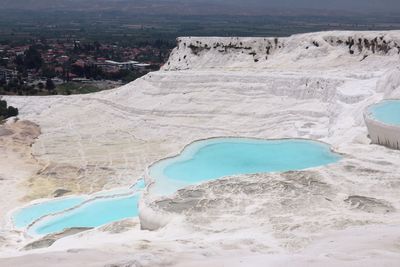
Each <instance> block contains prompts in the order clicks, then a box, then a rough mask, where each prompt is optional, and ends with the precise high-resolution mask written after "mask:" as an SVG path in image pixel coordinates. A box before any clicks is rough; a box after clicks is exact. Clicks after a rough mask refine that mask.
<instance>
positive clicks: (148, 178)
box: [143, 136, 345, 194]
mask: <svg viewBox="0 0 400 267" xmlns="http://www.w3.org/2000/svg"><path fill="white" fill-rule="evenodd" d="M216 139H249V140H251V139H253V140H257V141H285V140H299V141H309V142H316V143H320V144H322V145H324V146H327V147H328V149H329V151H330V152H332V153H334V154H337V155H340V156H341V157H342V158H343V157H344V156H345V154H344V153H342V152H338V151H336V150H335V149H334V148H333V146H332V145H331V144H329V143H328V142H324V141H321V140H314V139H310V138H302V137H284V138H262V137H247V136H214V137H206V138H201V139H197V140H194V141H191V142H190V143H187V144H186V145H184V146H183V148H181V149H180V150H179V152H178V153H176V154H172V153H171V154H172V155H169V156H167V157H165V158H162V159H158V160H156V161H154V162H152V163H151V164H150V165H147V167H146V169H145V173H144V175H143V177H144V181H145V183H146V185H147V188H146V191H145V193H147V194H149V190H150V189H151V188H152V187H153V186H154V184H155V182H156V180H155V179H154V178H153V177H151V175H150V169H151V167H153V166H154V165H156V164H158V163H159V162H161V161H164V160H169V159H173V158H177V157H179V156H180V155H181V154H182V153H183V152H184V151H185V150H186V149H187V148H188V147H189V146H191V145H193V144H194V143H198V142H204V141H209V140H216ZM339 161H340V160H339ZM332 164H333V163H332ZM327 165H329V164H327ZM318 167H321V166H318ZM310 168H316V167H310ZM306 169H309V168H306ZM271 173H278V172H271ZM231 176H232V175H230V176H222V177H220V178H217V179H222V178H225V177H231ZM217 179H215V180H217Z"/></svg>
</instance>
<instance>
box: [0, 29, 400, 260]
mask: <svg viewBox="0 0 400 267" xmlns="http://www.w3.org/2000/svg"><path fill="white" fill-rule="evenodd" d="M399 47H400V31H393V32H322V33H312V34H303V35H296V36H292V37H289V38H279V39H275V38H269V39H268V38H265V39H264V38H193V37H192V38H189V37H188V38H181V39H179V40H178V47H177V48H176V49H175V50H174V51H173V53H172V55H171V57H170V60H169V62H168V63H167V64H166V65H165V67H164V68H163V70H161V71H159V72H154V73H151V74H148V75H147V76H145V77H144V78H142V79H139V80H137V81H135V82H133V83H131V84H129V85H126V86H124V87H121V88H118V89H115V90H111V91H104V92H101V93H96V94H90V95H84V96H71V97H59V96H55V97H8V98H7V100H8V101H9V102H10V104H12V105H15V106H17V107H19V108H20V109H21V117H23V118H24V119H28V120H32V121H34V122H36V123H38V124H39V125H40V127H41V131H42V135H41V136H40V137H39V139H38V140H37V141H36V142H35V144H34V145H33V154H34V156H35V157H36V158H37V159H38V160H39V161H41V162H42V163H43V164H46V163H47V164H48V165H49V166H53V167H52V168H54V172H57V171H60V170H62V168H61V169H58V166H73V167H75V168H77V170H79V177H80V178H79V180H78V183H80V182H81V181H82V187H85V188H84V189H85V190H86V191H90V190H91V189H93V190H98V189H97V187H96V181H97V179H99V181H100V180H101V183H102V184H103V185H104V187H106V188H109V187H114V186H124V185H126V186H128V185H131V184H133V183H134V182H135V180H137V179H138V178H140V177H141V176H142V175H143V173H144V171H145V169H146V167H147V166H148V165H149V164H151V163H152V162H153V161H156V160H159V159H161V158H164V157H166V156H169V155H173V154H176V153H178V152H179V151H180V150H181V149H182V147H183V146H184V145H186V144H187V143H190V142H192V141H193V140H196V139H202V138H208V137H215V136H243V137H258V138H285V137H301V138H312V139H318V140H320V141H324V142H327V143H330V144H331V145H332V147H333V148H334V149H335V150H336V151H337V152H339V153H343V154H344V159H343V160H342V161H341V162H340V163H338V164H334V165H330V166H327V167H322V168H317V169H313V170H308V171H304V172H292V173H288V174H263V175H251V176H244V177H233V178H231V179H223V180H220V181H215V182H210V183H207V184H204V185H200V186H198V187H193V188H190V189H186V190H182V191H180V192H179V193H177V194H176V195H175V196H172V197H170V198H166V199H162V200H160V199H154V198H153V196H151V195H145V196H144V199H143V200H144V201H143V205H142V206H141V220H142V222H146V223H154V221H155V220H156V221H157V220H159V221H161V220H164V219H165V218H167V219H168V220H167V221H168V222H169V223H168V224H167V226H166V227H164V228H162V229H160V230H157V231H153V232H149V231H140V230H139V226H137V227H134V228H132V229H127V231H128V232H123V233H119V234H118V233H115V231H111V232H110V230H109V229H108V230H104V229H97V230H93V231H89V232H86V233H82V234H79V235H76V236H73V237H68V238H64V239H61V240H59V241H57V242H56V243H55V244H54V245H53V246H52V247H51V248H48V249H43V250H37V251H35V252H30V253H46V255H42V256H43V257H39V256H38V255H36V256H32V255H27V256H23V257H17V256H21V254H27V253H28V252H19V251H16V249H15V247H18V245H16V246H11V247H9V248H6V249H3V251H2V252H0V254H1V256H2V257H11V256H13V257H16V258H12V259H4V260H3V261H2V260H0V265H1V264H8V265H10V264H22V263H24V264H25V265H26V266H30V265H32V264H31V262H30V260H29V259H38V257H39V259H42V260H43V259H44V258H45V259H46V262H47V264H48V265H50V266H51V265H52V264H54V262H60V261H61V262H63V263H65V266H73V265H75V266H76V264H77V263H82V262H85V265H86V264H88V262H91V264H93V265H94V266H103V265H105V264H109V263H117V264H121V265H122V264H131V266H156V265H161V266H165V265H167V264H170V265H179V266H204V265H207V264H208V266H226V265H224V264H225V263H224V262H226V264H229V266H231V265H232V266H251V265H259V266H266V265H267V266H268V263H270V265H271V266H296V265H298V266H321V265H322V264H323V265H327V266H337V265H340V266H377V265H381V266H398V265H399V264H400V245H399V244H400V212H399V209H400V198H399V193H398V192H399V189H400V176H399V171H400V152H399V151H394V150H389V149H387V148H384V147H380V146H376V145H370V140H369V139H368V138H367V129H366V127H365V124H364V121H363V111H364V109H365V107H366V106H368V105H370V104H372V103H375V102H378V101H380V100H381V99H383V98H391V97H399V96H400V86H399V78H398V77H399V75H398V74H399V64H400V57H399V49H400V48H399ZM49 176H50V174H49ZM100 178H101V179H100ZM49 179H50V178H49ZM51 179H55V178H54V177H52V178H51ZM58 179H68V177H61V178H60V177H58ZM83 181H90V183H83ZM85 190H84V191H85ZM14 238H15V237H14ZM20 242H21V243H22V244H23V243H24V242H26V241H25V238H22V239H21V241H20ZM81 249H83V250H81ZM85 249H88V250H85ZM54 251H58V252H57V253H55V252H54ZM103 251H106V252H107V253H104V252H103ZM93 255H97V256H93ZM111 255H114V256H115V259H112V258H111V257H112V256H111ZM43 264H44V263H43ZM135 264H136V265H135ZM87 266H89V265H87ZM123 266H125V265H123ZM128 266H130V265H128Z"/></svg>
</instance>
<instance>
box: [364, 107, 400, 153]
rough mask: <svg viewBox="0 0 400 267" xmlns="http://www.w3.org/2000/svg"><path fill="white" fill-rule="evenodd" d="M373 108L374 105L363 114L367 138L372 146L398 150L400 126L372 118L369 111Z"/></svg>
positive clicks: (399, 145)
mask: <svg viewBox="0 0 400 267" xmlns="http://www.w3.org/2000/svg"><path fill="white" fill-rule="evenodd" d="M399 103H400V102H399ZM373 106H375V105H372V106H371V107H369V108H367V109H366V111H365V114H364V119H365V124H366V126H367V128H368V133H369V138H371V140H372V142H373V143H374V144H378V145H384V146H387V147H389V148H393V149H400V125H396V124H390V123H386V122H382V121H379V120H378V119H377V118H374V116H373V115H372V112H371V110H370V109H371V108H372V107H373ZM399 116H400V114H399Z"/></svg>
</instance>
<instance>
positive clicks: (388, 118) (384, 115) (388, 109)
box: [368, 100, 400, 125]
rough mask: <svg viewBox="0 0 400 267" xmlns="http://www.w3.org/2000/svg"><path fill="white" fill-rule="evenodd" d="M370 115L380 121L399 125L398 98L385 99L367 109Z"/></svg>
mask: <svg viewBox="0 0 400 267" xmlns="http://www.w3.org/2000/svg"><path fill="white" fill-rule="evenodd" d="M368 111H369V113H370V114H371V115H372V117H373V118H374V119H376V120H378V121H380V122H383V123H385V124H391V125H400V100H385V101H382V102H380V103H378V104H376V105H372V106H371V107H369V109H368Z"/></svg>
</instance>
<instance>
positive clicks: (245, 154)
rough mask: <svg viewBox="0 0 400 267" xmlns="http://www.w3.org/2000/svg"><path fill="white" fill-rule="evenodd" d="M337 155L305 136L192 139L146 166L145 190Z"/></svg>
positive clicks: (161, 191) (310, 163)
mask: <svg viewBox="0 0 400 267" xmlns="http://www.w3.org/2000/svg"><path fill="white" fill-rule="evenodd" d="M340 159H341V156H340V155H338V154H336V153H334V152H332V151H331V149H330V147H329V146H328V145H327V144H324V143H321V142H317V141H312V140H305V139H281V140H262V139H248V138H214V139H208V140H201V141H197V142H194V143H192V144H190V145H188V146H186V147H185V148H184V150H183V151H182V152H181V154H179V155H178V156H175V157H172V158H168V159H164V160H161V161H159V162H157V163H155V164H153V165H152V166H150V168H149V170H148V175H149V176H150V178H151V179H152V180H153V182H154V183H153V184H152V185H151V186H150V188H149V190H150V192H151V193H153V194H156V195H169V194H172V193H174V192H176V191H177V190H179V189H181V188H183V187H186V186H188V185H194V184H199V183H201V182H205V181H209V180H214V179H218V178H221V177H225V176H232V175H240V174H255V173H267V172H285V171H291V170H303V169H307V168H312V167H317V166H322V165H326V164H330V163H335V162H337V161H339V160H340Z"/></svg>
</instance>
